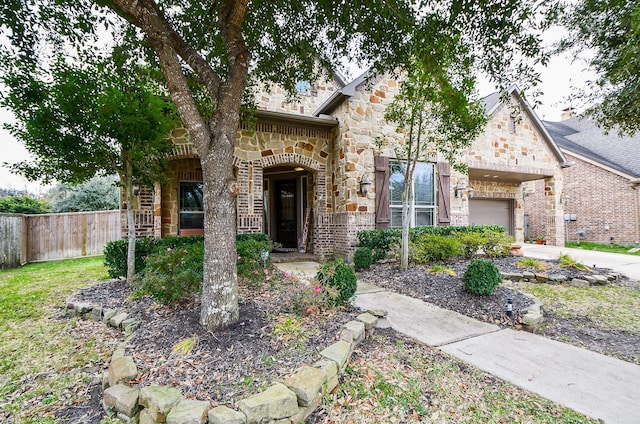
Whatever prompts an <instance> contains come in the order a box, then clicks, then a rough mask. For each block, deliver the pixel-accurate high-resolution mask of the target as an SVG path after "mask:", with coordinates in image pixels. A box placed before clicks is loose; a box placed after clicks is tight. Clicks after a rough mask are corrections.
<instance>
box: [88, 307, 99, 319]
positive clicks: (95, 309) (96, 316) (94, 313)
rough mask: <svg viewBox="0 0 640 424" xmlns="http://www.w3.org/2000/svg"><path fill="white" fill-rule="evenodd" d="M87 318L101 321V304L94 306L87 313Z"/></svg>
mask: <svg viewBox="0 0 640 424" xmlns="http://www.w3.org/2000/svg"><path fill="white" fill-rule="evenodd" d="M89 319H90V320H93V321H102V306H94V307H93V308H92V309H91V313H90V314H89Z"/></svg>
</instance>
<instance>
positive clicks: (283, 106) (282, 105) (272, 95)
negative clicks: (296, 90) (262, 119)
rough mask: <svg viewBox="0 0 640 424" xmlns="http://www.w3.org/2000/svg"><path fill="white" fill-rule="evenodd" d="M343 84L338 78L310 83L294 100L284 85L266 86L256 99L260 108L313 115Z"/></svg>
mask: <svg viewBox="0 0 640 424" xmlns="http://www.w3.org/2000/svg"><path fill="white" fill-rule="evenodd" d="M343 85H344V84H342V83H341V81H338V80H336V79H328V80H323V81H318V82H315V83H310V84H309V85H308V91H307V92H303V93H300V94H298V96H299V97H298V98H297V99H293V101H292V99H290V98H289V96H288V95H287V92H286V91H285V90H284V89H283V88H282V87H278V86H270V87H264V88H263V89H262V90H260V91H259V93H258V94H256V96H255V100H256V104H257V107H258V110H268V111H272V112H282V113H290V114H294V115H306V116H311V115H312V114H313V112H314V111H315V110H316V109H318V107H319V106H320V105H321V104H322V103H323V102H324V101H325V100H326V99H327V98H328V97H329V96H331V95H332V94H333V93H334V92H335V91H336V90H339V89H340V88H342V86H343ZM303 86H304V84H303Z"/></svg>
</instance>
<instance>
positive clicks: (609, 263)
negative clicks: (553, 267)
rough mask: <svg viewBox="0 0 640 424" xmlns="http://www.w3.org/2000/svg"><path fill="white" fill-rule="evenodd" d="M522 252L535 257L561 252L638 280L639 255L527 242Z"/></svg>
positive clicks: (552, 257)
mask: <svg viewBox="0 0 640 424" xmlns="http://www.w3.org/2000/svg"><path fill="white" fill-rule="evenodd" d="M522 252H523V253H524V255H525V256H527V257H530V258H536V259H558V256H560V255H561V254H567V255H569V256H571V257H572V258H573V259H575V260H577V261H578V262H581V263H583V264H585V265H587V266H594V265H595V266H596V267H598V268H610V269H612V270H613V271H615V272H619V273H621V274H624V275H626V276H627V277H628V278H630V279H632V280H636V281H640V256H635V255H624V254H621V253H608V252H596V251H594V250H584V249H572V248H569V247H560V246H547V245H542V244H528V243H525V244H523V245H522Z"/></svg>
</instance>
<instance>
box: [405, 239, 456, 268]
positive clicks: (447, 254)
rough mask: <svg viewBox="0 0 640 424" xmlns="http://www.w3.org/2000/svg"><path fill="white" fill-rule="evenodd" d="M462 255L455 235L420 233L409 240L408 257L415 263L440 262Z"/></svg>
mask: <svg viewBox="0 0 640 424" xmlns="http://www.w3.org/2000/svg"><path fill="white" fill-rule="evenodd" d="M461 255H462V244H461V243H460V241H459V240H458V238H456V237H451V236H440V235H434V234H421V235H420V236H418V237H416V238H415V240H414V241H410V242H409V258H410V259H411V261H412V262H415V263H427V262H441V261H445V260H447V259H450V258H456V257H458V256H461Z"/></svg>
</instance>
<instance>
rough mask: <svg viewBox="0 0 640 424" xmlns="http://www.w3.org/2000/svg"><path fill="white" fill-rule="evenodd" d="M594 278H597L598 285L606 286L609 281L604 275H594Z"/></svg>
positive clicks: (596, 283)
mask: <svg viewBox="0 0 640 424" xmlns="http://www.w3.org/2000/svg"><path fill="white" fill-rule="evenodd" d="M593 278H594V279H595V280H596V281H595V283H594V284H595V285H597V286H604V285H606V284H607V283H608V282H609V280H608V279H607V277H605V276H604V275H594V276H593Z"/></svg>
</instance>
